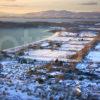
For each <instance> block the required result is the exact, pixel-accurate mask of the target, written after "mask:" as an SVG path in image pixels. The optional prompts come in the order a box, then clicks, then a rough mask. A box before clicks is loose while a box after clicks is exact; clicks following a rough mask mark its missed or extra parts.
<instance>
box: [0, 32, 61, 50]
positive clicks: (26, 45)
mask: <svg viewBox="0 0 100 100" xmlns="http://www.w3.org/2000/svg"><path fill="white" fill-rule="evenodd" d="M58 32H59V31H58ZM55 35H58V34H57V32H56V33H54V34H53V35H52V36H49V37H47V38H44V39H41V40H38V41H35V42H32V43H27V44H24V45H21V46H17V47H14V48H9V49H4V50H2V51H4V52H12V51H13V52H18V51H20V50H21V49H24V48H28V46H29V45H34V44H37V43H39V42H42V41H45V40H48V39H49V38H52V37H54V36H55Z"/></svg>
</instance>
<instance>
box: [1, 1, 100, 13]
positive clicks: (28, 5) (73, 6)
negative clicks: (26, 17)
mask: <svg viewBox="0 0 100 100" xmlns="http://www.w3.org/2000/svg"><path fill="white" fill-rule="evenodd" d="M46 10H67V11H75V12H87V11H88V12H92V11H93V12H100V0H0V13H1V12H5V13H15V14H22V13H29V12H39V11H46Z"/></svg>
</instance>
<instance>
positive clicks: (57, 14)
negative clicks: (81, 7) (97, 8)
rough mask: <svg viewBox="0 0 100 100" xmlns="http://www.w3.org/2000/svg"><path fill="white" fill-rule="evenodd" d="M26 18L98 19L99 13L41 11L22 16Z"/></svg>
mask: <svg viewBox="0 0 100 100" xmlns="http://www.w3.org/2000/svg"><path fill="white" fill-rule="evenodd" d="M23 17H28V18H100V12H70V11H66V10H61V11H56V10H49V11H41V12H33V13H27V14H24V15H23Z"/></svg>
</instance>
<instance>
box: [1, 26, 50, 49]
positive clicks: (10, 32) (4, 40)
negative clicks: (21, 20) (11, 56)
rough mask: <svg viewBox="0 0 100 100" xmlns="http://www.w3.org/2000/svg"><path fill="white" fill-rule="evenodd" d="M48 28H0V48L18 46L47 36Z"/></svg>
mask: <svg viewBox="0 0 100 100" xmlns="http://www.w3.org/2000/svg"><path fill="white" fill-rule="evenodd" d="M49 30H50V28H25V29H24V28H12V29H11V28H10V29H0V50H4V49H8V48H12V47H16V46H20V45H23V44H26V43H31V42H34V41H38V40H41V39H43V38H46V37H49V36H50V35H52V33H50V32H48V31H49Z"/></svg>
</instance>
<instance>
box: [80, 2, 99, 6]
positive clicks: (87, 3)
mask: <svg viewBox="0 0 100 100" xmlns="http://www.w3.org/2000/svg"><path fill="white" fill-rule="evenodd" d="M80 4H81V5H89V6H93V5H98V2H85V3H80Z"/></svg>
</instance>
